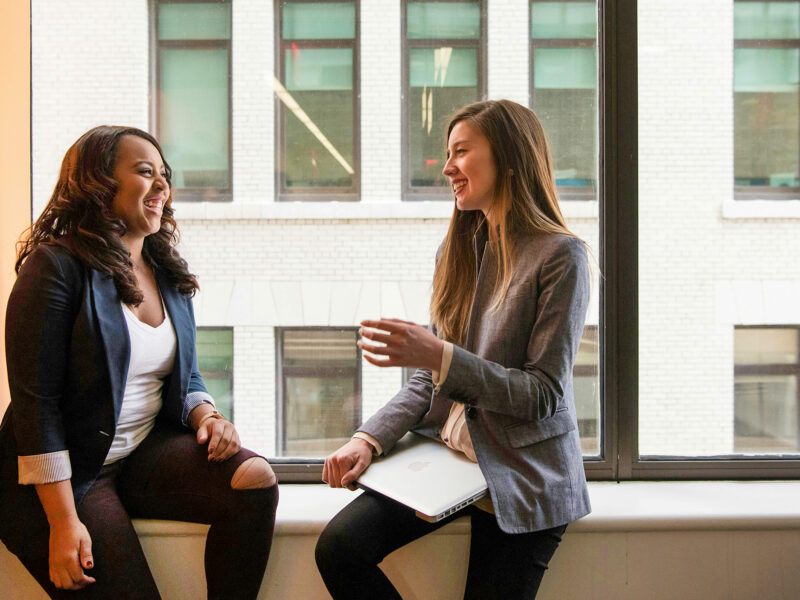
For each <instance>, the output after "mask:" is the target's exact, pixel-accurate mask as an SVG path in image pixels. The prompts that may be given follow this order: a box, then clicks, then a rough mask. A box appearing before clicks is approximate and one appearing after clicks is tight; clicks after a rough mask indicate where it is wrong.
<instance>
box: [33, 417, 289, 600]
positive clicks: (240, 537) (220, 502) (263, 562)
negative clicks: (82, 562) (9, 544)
mask: <svg viewBox="0 0 800 600" xmlns="http://www.w3.org/2000/svg"><path fill="white" fill-rule="evenodd" d="M206 456H207V451H206V447H205V445H203V446H200V445H198V444H197V441H196V439H195V435H194V434H193V433H186V432H184V431H179V430H176V429H173V428H168V427H164V426H157V427H156V428H155V429H154V430H153V431H152V432H151V433H150V435H148V436H147V438H146V439H145V440H144V441H143V442H142V444H141V445H140V446H139V447H138V448H137V449H136V450H135V451H134V452H133V453H132V454H131V455H130V456H128V457H127V458H125V459H124V460H122V461H118V462H116V463H113V464H111V465H108V466H107V467H103V470H102V471H101V472H100V476H99V477H98V479H97V481H96V482H95V484H94V485H93V486H92V488H91V489H90V490H89V492H88V493H87V494H86V497H85V498H84V500H83V501H82V502H81V504H80V505H79V506H78V516H79V517H80V519H81V521H82V522H83V524H84V525H86V528H87V529H88V530H89V534H90V535H91V538H92V554H93V556H94V565H95V566H94V568H92V569H91V570H89V571H87V573H88V574H89V575H91V576H92V577H94V578H95V579H96V580H97V581H96V582H95V583H91V584H89V585H88V586H87V587H85V588H84V589H82V590H80V591H65V590H60V589H58V588H56V587H55V586H54V585H53V584H52V583H51V582H50V577H49V571H48V564H47V547H48V540H31V543H32V544H34V545H36V546H37V547H39V548H41V549H43V550H44V552H43V553H42V551H41V550H40V551H39V552H38V553H34V556H32V557H31V556H20V557H19V558H20V560H21V561H22V563H23V564H24V565H25V567H26V568H27V569H28V571H30V572H31V574H32V575H33V576H34V577H35V578H36V580H37V581H38V582H39V584H40V585H41V586H42V587H43V588H44V590H45V591H46V592H47V593H48V594H49V595H50V597H51V598H59V599H62V598H63V599H71V600H78V599H81V600H83V599H84V598H97V599H104V600H105V599H109V598H114V599H115V600H117V599H134V598H136V599H140V598H141V599H145V598H146V599H152V598H159V597H160V596H159V593H158V589H157V588H156V584H155V581H153V577H152V575H151V573H150V569H149V568H148V566H147V561H146V560H145V557H144V553H143V552H142V548H141V546H140V545H139V539H138V537H137V535H136V532H135V531H134V529H133V526H132V524H131V518H149V519H172V520H178V521H191V522H194V523H209V524H210V525H211V528H210V529H209V531H208V538H207V540H206V548H205V570H206V582H207V586H208V598H209V600H211V599H221V598H230V599H236V600H241V599H248V598H255V597H256V596H257V595H258V590H259V588H260V587H261V580H262V578H263V576H264V570H265V569H266V566H267V559H268V558H269V550H270V546H271V544H272V531H273V528H274V525H275V509H276V507H277V504H278V488H277V485H275V486H273V487H270V488H265V489H255V490H234V489H232V488H231V478H232V477H233V474H234V472H235V471H236V469H237V468H238V467H239V465H241V464H242V463H243V462H244V461H245V460H247V459H248V458H251V457H253V456H257V455H256V454H255V453H253V452H251V451H250V450H245V449H242V450H240V451H239V453H238V454H236V455H235V456H233V457H232V458H230V459H229V460H227V461H225V462H222V463H210V462H208V460H207V458H206ZM175 560H176V561H178V560H181V557H180V556H176V557H175Z"/></svg>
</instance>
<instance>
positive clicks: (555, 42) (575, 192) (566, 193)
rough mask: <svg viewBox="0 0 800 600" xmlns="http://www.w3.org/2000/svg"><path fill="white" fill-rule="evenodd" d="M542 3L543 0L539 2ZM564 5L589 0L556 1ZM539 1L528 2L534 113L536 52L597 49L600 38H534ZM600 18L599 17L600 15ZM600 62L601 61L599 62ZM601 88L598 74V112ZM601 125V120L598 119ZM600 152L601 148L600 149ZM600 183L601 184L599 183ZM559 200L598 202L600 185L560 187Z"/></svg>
mask: <svg viewBox="0 0 800 600" xmlns="http://www.w3.org/2000/svg"><path fill="white" fill-rule="evenodd" d="M539 1H541V0H539ZM555 1H557V2H559V3H562V4H570V3H579V2H580V3H583V2H586V1H587V0H555ZM536 2H537V0H528V11H529V13H528V45H529V48H528V56H529V64H530V72H529V76H528V98H529V99H530V100H529V105H530V108H531V110H533V111H534V112H535V111H536V102H535V98H536V86H535V85H534V78H535V75H536V71H535V69H536V60H535V53H534V50H536V49H539V48H559V49H566V48H596V47H597V45H598V44H597V40H598V37H594V38H534V37H533V18H532V15H533V6H534V4H536ZM598 17H599V15H598ZM599 29H600V23H599V21H598V24H597V33H596V36H599ZM597 52H598V54H599V47H597ZM598 62H599V61H598ZM599 87H600V77H599V73H598V79H597V86H596V87H595V91H596V92H597V95H598V106H597V108H598V110H599V108H600V106H599V95H600V94H599ZM598 125H599V119H598ZM598 150H599V148H598ZM595 164H596V167H597V175H598V178H599V175H600V172H599V164H597V163H595ZM598 183H599V182H598ZM557 189H558V199H559V200H562V201H567V202H574V201H578V202H590V201H591V202H597V201H599V195H598V194H599V188H598V185H594V186H586V187H575V186H558V188H557Z"/></svg>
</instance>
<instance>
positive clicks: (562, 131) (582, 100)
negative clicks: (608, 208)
mask: <svg viewBox="0 0 800 600" xmlns="http://www.w3.org/2000/svg"><path fill="white" fill-rule="evenodd" d="M596 31H597V7H596V5H595V3H594V2H538V1H534V2H532V3H531V35H532V37H533V39H532V53H531V81H532V83H531V104H532V108H533V110H534V111H535V112H536V115H537V116H538V117H539V119H540V120H541V121H542V125H543V126H544V128H545V132H546V133H547V138H548V141H549V142H550V151H551V153H552V156H553V166H554V169H555V175H556V185H558V187H559V192H560V196H561V198H562V199H563V200H594V199H596V193H595V189H596V187H597V147H598V118H597V115H598V112H597V107H598V103H597V51H596V43H595V37H596Z"/></svg>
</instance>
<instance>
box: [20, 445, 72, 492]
mask: <svg viewBox="0 0 800 600" xmlns="http://www.w3.org/2000/svg"><path fill="white" fill-rule="evenodd" d="M17 467H18V469H19V484H20V485H36V484H40V483H55V482H56V481H64V480H65V479H69V478H71V477H72V463H70V461H69V450H59V451H58V452H48V453H47V454H30V455H28V456H18V457H17Z"/></svg>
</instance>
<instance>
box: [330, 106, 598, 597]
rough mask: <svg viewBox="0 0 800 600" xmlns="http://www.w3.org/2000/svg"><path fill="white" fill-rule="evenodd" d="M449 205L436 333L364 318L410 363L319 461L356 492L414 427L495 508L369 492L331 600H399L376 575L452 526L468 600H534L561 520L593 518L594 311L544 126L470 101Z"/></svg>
mask: <svg viewBox="0 0 800 600" xmlns="http://www.w3.org/2000/svg"><path fill="white" fill-rule="evenodd" d="M443 172H444V175H445V176H446V177H447V178H448V180H449V181H450V184H451V186H452V190H453V196H454V199H455V207H454V211H453V216H452V218H451V220H450V228H449V230H448V232H447V236H446V237H445V240H444V242H443V243H442V246H441V247H440V249H439V252H438V254H437V261H436V270H435V273H434V280H433V295H432V299H431V324H432V326H431V329H430V330H428V329H425V328H424V327H421V326H419V325H415V324H413V323H408V322H406V321H401V320H397V319H379V320H367V321H363V322H362V329H361V336H362V339H361V340H360V341H359V342H358V344H359V346H360V347H361V348H362V349H363V350H364V351H365V352H366V354H365V355H364V357H365V359H366V360H367V361H369V362H370V363H372V364H374V365H378V366H403V367H416V368H417V371H416V373H415V374H414V376H413V377H412V378H411V379H410V380H409V382H408V383H407V384H406V385H405V386H404V387H403V389H402V390H401V391H400V392H399V393H398V394H397V395H396V396H395V397H394V398H393V399H392V400H391V401H390V402H389V403H387V404H386V406H384V407H383V408H382V409H380V410H379V411H378V412H377V413H376V414H375V415H374V416H373V417H372V418H370V419H369V420H368V421H367V422H366V423H364V424H363V425H362V426H361V427H360V428H359V430H358V431H357V432H356V434H355V435H354V436H353V439H351V440H350V441H349V442H348V443H347V444H345V445H344V446H343V447H342V448H340V449H339V450H337V451H336V452H334V453H333V454H331V455H330V456H329V457H328V458H327V459H326V460H325V466H324V470H323V479H324V480H325V481H326V482H328V483H329V484H330V485H331V486H332V487H342V486H349V485H351V484H352V483H353V482H354V481H355V480H356V479H357V478H358V476H359V475H360V474H361V472H363V471H364V469H366V468H367V467H368V466H369V463H370V461H371V459H372V456H373V455H374V454H378V455H379V454H383V453H387V452H389V451H390V450H391V449H392V447H393V446H394V444H395V443H396V442H397V441H398V440H399V439H400V438H401V437H402V436H403V435H404V434H405V433H406V432H408V431H409V430H412V429H413V430H414V431H417V432H418V433H421V434H423V435H426V436H428V437H431V438H434V439H436V440H439V441H441V442H442V443H444V444H446V445H447V446H449V447H451V448H452V449H454V450H456V451H459V452H463V453H464V454H465V455H466V456H467V457H468V458H470V459H471V460H473V461H475V462H477V463H478V464H479V466H480V468H481V470H482V472H483V474H484V476H485V478H486V481H487V484H488V487H489V498H488V499H487V500H486V501H483V502H481V503H479V504H477V505H473V506H470V507H468V508H466V509H463V510H462V511H460V512H458V513H456V514H455V515H454V516H452V517H448V518H446V519H444V520H442V521H439V522H437V523H428V522H426V521H423V520H421V519H419V518H417V517H416V516H415V514H414V511H413V510H411V509H408V508H406V507H404V506H402V505H400V504H398V503H396V502H394V501H393V500H390V499H387V498H385V497H383V496H380V495H378V494H374V493H371V492H366V493H364V494H362V495H360V496H359V497H358V498H356V499H355V500H354V501H353V502H351V503H350V504H349V505H348V506H347V507H345V508H344V509H343V510H342V511H341V512H340V513H339V514H338V515H337V516H336V517H334V518H333V520H332V521H331V522H330V523H329V524H328V526H327V527H326V529H325V531H323V533H322V535H321V536H320V540H319V543H318V544H317V553H316V557H317V565H318V567H319V569H320V573H321V574H322V577H323V579H324V581H325V584H326V585H327V587H328V590H329V591H330V592H331V594H332V595H333V597H334V598H336V599H341V598H370V599H375V598H381V599H383V598H399V595H398V594H397V591H396V590H395V589H394V587H393V586H392V584H391V583H390V582H389V580H388V579H387V578H386V576H385V575H384V574H383V573H382V571H381V570H380V568H379V567H378V566H377V565H378V563H380V562H381V561H382V560H383V558H384V557H385V556H386V555H387V554H389V553H390V552H392V551H393V550H395V549H397V548H399V547H400V546H403V545H405V544H407V543H408V542H410V541H412V540H414V539H417V538H419V537H421V536H423V535H426V534H427V533H429V532H431V531H433V530H435V529H437V528H439V527H441V526H442V525H444V524H446V523H448V522H450V521H451V520H452V519H454V518H457V517H458V516H463V515H469V516H471V519H472V541H471V546H470V560H469V570H468V575H467V583H466V592H465V597H466V598H481V599H486V598H503V599H504V600H505V599H512V598H533V597H534V596H535V595H536V592H537V590H538V588H539V584H540V582H541V579H542V576H543V574H544V571H545V569H546V568H547V565H548V563H549V561H550V558H551V557H552V556H553V553H554V552H555V550H556V548H557V546H558V544H559V542H560V540H561V536H562V534H563V533H564V531H565V529H566V526H567V524H568V523H569V522H571V521H574V520H575V519H578V518H580V517H582V516H584V515H586V514H587V513H588V512H589V510H590V508H589V497H588V494H587V487H586V479H585V475H584V470H583V461H582V456H581V447H580V440H579V437H578V429H577V417H576V414H575V403H574V398H573V382H572V367H573V363H574V361H575V356H576V354H577V351H578V345H579V344H580V339H581V334H582V332H583V326H584V321H585V317H586V310H587V306H588V301H589V285H590V284H589V280H590V277H589V266H588V261H587V252H586V248H585V244H584V243H583V242H582V241H581V240H580V239H579V238H577V237H576V236H575V235H574V234H572V233H571V232H570V231H569V229H568V228H567V225H566V223H565V221H564V218H563V216H562V214H561V211H560V210H559V207H558V197H557V192H556V186H555V181H554V178H553V169H552V164H551V159H550V153H549V150H548V146H547V140H546V138H545V134H544V131H543V129H542V126H541V124H540V123H539V120H538V119H537V118H536V116H535V115H534V114H533V112H532V111H530V110H529V109H527V108H525V107H523V106H521V105H519V104H516V103H514V102H511V101H508V100H500V101H486V102H478V103H475V104H471V105H469V106H465V107H464V108H462V109H461V110H459V111H458V112H457V113H456V114H455V115H454V116H453V117H452V119H451V121H450V124H449V127H448V129H447V162H446V164H445V168H444V171H443Z"/></svg>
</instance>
